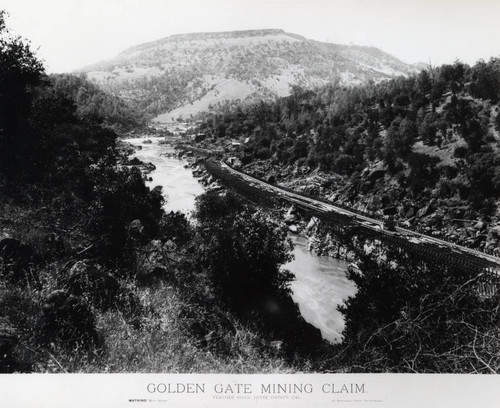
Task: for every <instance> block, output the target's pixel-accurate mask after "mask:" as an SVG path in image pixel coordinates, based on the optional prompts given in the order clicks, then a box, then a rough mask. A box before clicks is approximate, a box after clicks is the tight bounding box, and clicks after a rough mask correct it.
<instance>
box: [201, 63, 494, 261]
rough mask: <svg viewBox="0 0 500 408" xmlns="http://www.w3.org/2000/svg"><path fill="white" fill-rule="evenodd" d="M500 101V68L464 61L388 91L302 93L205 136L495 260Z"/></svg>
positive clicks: (390, 85)
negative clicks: (230, 142) (229, 143)
mask: <svg viewBox="0 0 500 408" xmlns="http://www.w3.org/2000/svg"><path fill="white" fill-rule="evenodd" d="M499 99H500V60H498V59H492V60H491V61H489V62H483V61H481V62H478V63H477V64H476V65H474V66H473V67H469V66H467V65H465V64H462V63H460V62H457V63H455V64H453V65H444V66H441V67H435V68H431V69H430V70H424V71H422V72H421V73H419V74H417V75H412V76H410V77H408V78H403V77H400V78H397V79H393V80H390V81H384V82H381V83H379V84H373V83H371V84H367V85H361V86H356V87H346V86H342V85H340V84H332V85H327V86H325V87H322V88H319V89H317V90H315V91H312V90H307V89H304V88H300V87H296V88H295V89H294V92H293V94H292V95H291V96H289V97H285V98H281V99H278V100H276V101H275V102H269V103H266V102H262V103H260V104H256V105H253V106H240V107H236V108H228V109H227V110H226V111H225V112H224V113H220V114H214V115H208V116H207V117H206V118H205V120H204V122H203V123H202V125H201V128H200V130H201V131H202V132H204V133H205V134H206V135H207V136H208V138H207V140H209V141H210V143H212V144H213V143H215V144H218V143H221V141H223V140H234V139H238V140H239V141H240V142H242V143H243V144H242V147H241V148H238V149H237V150H235V151H234V152H233V154H234V155H236V156H238V157H239V158H240V159H241V161H242V163H243V164H246V165H248V169H251V170H252V171H253V172H256V173H257V174H260V175H264V174H266V175H269V174H274V175H275V178H276V180H277V181H278V182H280V181H281V182H285V183H286V182H290V180H293V184H294V185H295V186H296V187H299V188H301V189H303V190H305V191H306V192H309V193H312V194H318V195H321V196H328V197H330V198H331V199H333V200H336V201H338V202H341V203H344V204H348V205H350V206H353V207H355V208H358V209H360V210H364V211H368V212H371V213H373V214H379V215H382V214H394V215H395V216H396V217H397V218H398V219H399V221H400V222H402V223H406V225H410V226H414V227H416V228H419V229H422V230H424V231H426V232H429V233H433V234H435V235H437V236H443V237H445V238H447V239H451V240H453V241H457V242H459V243H463V244H467V245H470V246H473V247H477V248H480V249H486V250H488V251H493V250H496V249H495V248H497V247H498V232H499V231H497V227H496V222H497V220H498V213H497V204H498V199H499V198H500V157H499V155H498V149H499V140H500V136H499V128H500V116H499V115H498V111H499ZM206 143H208V142H206ZM300 180H302V185H299V184H297V183H299V181H300ZM454 220H455V221H454ZM456 220H459V221H456ZM479 220H481V221H485V223H484V225H483V224H481V225H479V226H478V227H477V228H478V230H474V229H473V227H474V225H475V223H473V221H475V222H477V221H479ZM488 223H489V226H490V227H491V229H488V230H485V228H486V225H487V224H488ZM471 229H472V231H471Z"/></svg>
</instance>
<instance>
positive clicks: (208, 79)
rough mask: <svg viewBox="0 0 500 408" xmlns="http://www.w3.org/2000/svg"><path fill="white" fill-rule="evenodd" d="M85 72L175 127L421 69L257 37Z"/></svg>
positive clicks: (152, 49) (171, 47)
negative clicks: (230, 109) (255, 103)
mask: <svg viewBox="0 0 500 408" xmlns="http://www.w3.org/2000/svg"><path fill="white" fill-rule="evenodd" d="M81 71H82V72H85V73H86V74H87V76H88V78H89V79H91V80H92V81H94V82H96V83H97V84H99V86H101V87H102V88H103V89H105V90H108V91H112V92H114V93H116V94H118V95H120V96H121V97H123V98H125V99H126V100H128V101H132V102H134V103H136V105H137V106H138V107H139V108H142V109H145V110H146V111H148V113H152V114H154V115H159V116H158V117H157V119H158V120H160V121H171V120H172V118H177V117H179V116H183V117H190V115H195V114H196V113H198V112H200V111H207V110H209V108H210V107H215V106H216V105H217V104H226V103H227V101H229V102H231V101H238V100H239V101H245V100H255V99H274V97H276V96H286V95H289V94H290V88H291V86H292V85H299V86H303V87H314V86H318V85H323V84H325V83H327V82H335V81H338V82H340V83H341V84H359V83H363V82H366V81H368V80H374V81H376V82H377V81H379V80H382V79H386V78H390V77H394V76H399V75H407V74H409V73H411V72H414V71H415V68H414V67H412V66H409V65H406V64H404V63H403V62H401V61H399V60H398V59H396V58H394V57H393V56H391V55H389V54H386V53H384V52H382V51H380V50H378V49H376V48H370V47H360V46H352V45H349V46H347V45H338V44H330V43H322V42H318V41H312V40H308V39H306V38H304V37H301V36H298V35H295V34H290V33H286V32H284V31H283V30H252V31H235V32H223V33H198V34H184V35H174V36H170V37H167V38H164V39H161V40H158V41H155V42H151V43H147V44H142V45H138V46H135V47H132V48H129V49H127V50H125V51H123V52H122V53H121V54H119V55H118V56H116V57H115V58H113V59H110V60H108V61H104V62H101V63H98V64H95V65H92V66H90V67H86V68H84V69H82V70H81Z"/></svg>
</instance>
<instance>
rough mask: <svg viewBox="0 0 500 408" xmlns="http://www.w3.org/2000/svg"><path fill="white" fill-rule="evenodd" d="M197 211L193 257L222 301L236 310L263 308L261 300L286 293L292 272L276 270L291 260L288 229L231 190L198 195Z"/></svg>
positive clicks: (287, 292) (284, 295)
mask: <svg viewBox="0 0 500 408" xmlns="http://www.w3.org/2000/svg"><path fill="white" fill-rule="evenodd" d="M196 214H197V215H196V217H197V220H198V221H199V222H200V230H201V238H202V243H201V245H200V246H199V247H198V250H197V255H196V256H197V262H198V265H200V266H201V269H202V270H205V271H206V272H207V274H208V276H209V278H210V280H211V281H212V283H213V285H214V287H215V289H216V291H217V292H218V294H219V296H220V297H221V299H223V301H224V302H225V303H227V304H228V305H229V306H230V307H231V308H232V309H233V310H235V311H236V312H239V313H243V312H245V311H248V310H252V309H253V310H254V311H257V312H262V311H263V310H261V309H262V308H263V307H264V306H265V305H263V304H262V303H261V301H262V299H265V298H266V297H275V296H276V297H277V298H284V297H286V296H288V294H289V288H288V284H289V283H290V281H291V279H292V276H291V275H290V273H289V272H286V271H282V270H281V269H280V267H281V266H282V265H284V264H285V263H287V262H288V261H290V260H291V256H290V251H291V243H290V241H289V240H288V239H287V232H286V229H284V228H282V227H281V226H279V225H278V224H277V223H276V222H274V221H272V220H271V219H270V218H269V217H267V216H266V215H265V214H264V213H262V212H260V211H255V209H248V208H246V207H245V206H244V205H243V204H242V203H241V200H240V199H238V198H237V196H235V195H234V194H230V193H228V194H227V195H225V196H219V195H218V194H216V193H206V194H204V195H202V196H200V197H199V198H198V201H197V213H196Z"/></svg>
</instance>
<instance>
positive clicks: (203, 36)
mask: <svg viewBox="0 0 500 408" xmlns="http://www.w3.org/2000/svg"><path fill="white" fill-rule="evenodd" d="M272 36H283V37H290V38H294V39H295V40H301V41H307V39H306V38H305V37H302V36H300V35H296V34H290V33H287V32H285V31H284V30H282V29H279V28H267V29H261V30H238V31H222V32H200V33H187V34H173V35H170V36H168V37H164V38H161V39H159V40H155V41H151V42H147V43H143V44H138V45H135V46H133V47H130V48H127V49H126V50H124V51H123V52H121V53H120V54H119V56H123V55H127V54H131V53H134V52H137V51H141V50H145V49H150V48H154V47H157V46H161V45H162V44H169V43H185V42H190V41H210V40H234V39H241V38H251V37H272Z"/></svg>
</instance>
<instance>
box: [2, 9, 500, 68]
mask: <svg viewBox="0 0 500 408" xmlns="http://www.w3.org/2000/svg"><path fill="white" fill-rule="evenodd" d="M0 8H1V9H5V10H7V11H8V12H9V13H10V17H9V18H8V20H7V24H8V26H9V27H10V28H11V30H12V31H13V32H14V33H16V34H20V35H22V36H23V37H26V38H28V39H29V40H31V42H32V45H33V46H35V47H39V51H38V55H39V56H40V57H41V58H42V59H43V60H44V61H45V63H46V67H47V69H48V71H49V72H65V71H71V70H74V69H77V68H80V67H82V66H84V65H88V64H92V63H94V62H97V61H100V60H102V59H106V58H111V57H113V56H115V55H116V54H118V53H119V52H120V51H123V50H124V49H125V48H127V47H129V46H132V45H137V44H141V43H144V42H148V41H153V40H157V39H160V38H163V37H166V36H169V35H171V34H178V33H190V32H204V31H228V30H244V29H254V28H255V29H256V28H282V29H284V30H285V31H288V32H292V33H295V34H300V35H303V36H305V37H307V38H311V39H316V40H320V41H330V42H335V43H341V44H349V43H353V44H359V45H371V46H376V47H378V48H381V49H382V50H384V51H386V52H389V53H391V54H393V55H394V56H396V57H398V58H400V59H401V60H403V61H405V62H408V63H413V62H425V63H429V62H431V63H432V64H442V63H451V62H453V61H454V60H455V59H460V60H462V61H464V62H467V63H469V64H472V63H474V62H476V61H477V60H478V59H479V58H483V59H485V60H488V59H489V58H490V57H492V56H500V0H1V2H0Z"/></svg>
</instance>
